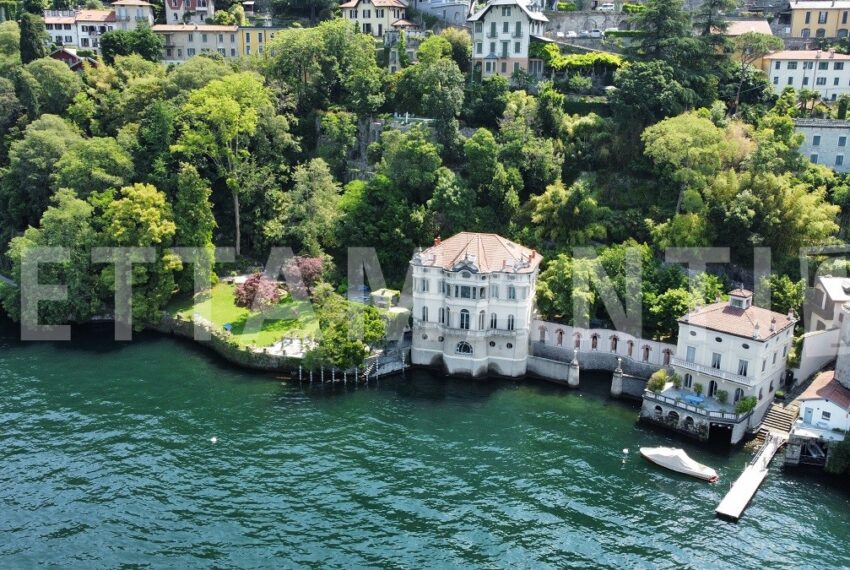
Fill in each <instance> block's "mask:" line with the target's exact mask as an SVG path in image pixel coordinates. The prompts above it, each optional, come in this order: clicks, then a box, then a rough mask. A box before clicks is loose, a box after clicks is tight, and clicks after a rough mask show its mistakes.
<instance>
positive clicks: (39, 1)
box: [21, 0, 50, 16]
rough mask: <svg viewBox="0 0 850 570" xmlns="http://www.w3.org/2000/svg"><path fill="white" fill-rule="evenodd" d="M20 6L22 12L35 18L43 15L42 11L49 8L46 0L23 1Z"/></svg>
mask: <svg viewBox="0 0 850 570" xmlns="http://www.w3.org/2000/svg"><path fill="white" fill-rule="evenodd" d="M21 4H22V5H23V8H24V12H26V13H27V14H34V15H36V16H41V15H42V14H44V11H45V10H47V7H48V6H50V3H49V2H48V0H23V2H22V3H21Z"/></svg>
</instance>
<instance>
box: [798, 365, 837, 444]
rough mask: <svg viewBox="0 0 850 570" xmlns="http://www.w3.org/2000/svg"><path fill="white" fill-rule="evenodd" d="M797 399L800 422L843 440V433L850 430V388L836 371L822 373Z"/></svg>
mask: <svg viewBox="0 0 850 570" xmlns="http://www.w3.org/2000/svg"><path fill="white" fill-rule="evenodd" d="M846 383H847V382H846V379H845V384H846ZM798 400H799V401H800V416H799V417H800V423H798V424H797V425H800V424H805V426H806V427H808V428H811V427H815V428H817V429H819V430H824V431H826V432H831V433H830V435H832V434H834V437H835V438H840V439H844V433H845V432H847V431H848V430H850V387H847V386H845V385H844V384H842V383H841V380H840V379H839V378H838V377H837V376H836V373H835V371H834V370H827V371H825V372H821V373H820V374H819V375H818V376H817V378H815V380H814V381H813V382H812V383H811V385H810V386H809V387H808V388H806V390H805V391H804V392H803V393H802V394H801V395H800V397H799V398H798Z"/></svg>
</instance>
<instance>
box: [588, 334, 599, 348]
mask: <svg viewBox="0 0 850 570" xmlns="http://www.w3.org/2000/svg"><path fill="white" fill-rule="evenodd" d="M597 348H599V335H598V334H593V335H591V337H590V349H591V350H596V349H597Z"/></svg>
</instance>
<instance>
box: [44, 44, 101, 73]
mask: <svg viewBox="0 0 850 570" xmlns="http://www.w3.org/2000/svg"><path fill="white" fill-rule="evenodd" d="M50 57H51V58H52V59H55V60H58V61H61V62H63V63H65V64H66V65H67V66H68V67H69V68H70V69H71V71H82V70H83V69H84V64H88V65H90V66H91V67H97V66H98V62H97V60H96V59H94V58H91V57H80V56H79V55H78V54H77V50H76V48H65V47H63V48H59V49H56V50H53V52H51V54H50Z"/></svg>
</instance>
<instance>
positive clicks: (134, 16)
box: [112, 0, 154, 30]
mask: <svg viewBox="0 0 850 570" xmlns="http://www.w3.org/2000/svg"><path fill="white" fill-rule="evenodd" d="M112 9H113V10H114V11H115V25H116V26H117V29H119V30H135V29H136V28H137V27H138V26H139V25H140V24H146V25H148V26H153V24H154V15H153V5H152V4H149V3H148V2H145V1H144V0H118V1H117V2H113V3H112Z"/></svg>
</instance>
